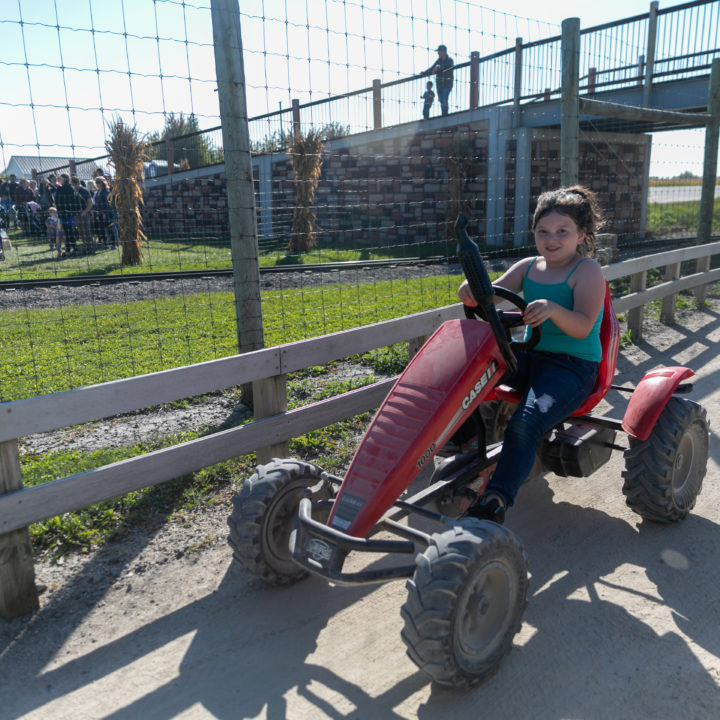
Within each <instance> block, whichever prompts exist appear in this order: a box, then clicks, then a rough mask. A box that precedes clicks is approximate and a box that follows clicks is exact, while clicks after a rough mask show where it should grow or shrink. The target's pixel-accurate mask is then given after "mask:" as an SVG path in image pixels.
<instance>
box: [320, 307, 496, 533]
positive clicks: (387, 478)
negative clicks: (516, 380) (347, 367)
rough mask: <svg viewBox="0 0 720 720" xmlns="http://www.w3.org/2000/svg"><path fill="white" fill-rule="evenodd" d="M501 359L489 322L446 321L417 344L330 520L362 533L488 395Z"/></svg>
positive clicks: (333, 524) (368, 435)
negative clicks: (422, 342) (420, 345)
mask: <svg viewBox="0 0 720 720" xmlns="http://www.w3.org/2000/svg"><path fill="white" fill-rule="evenodd" d="M505 368H506V363H505V360H504V359H503V357H502V355H501V353H500V350H499V348H498V345H497V342H496V341H495V338H494V337H493V334H492V331H491V329H490V326H489V325H488V323H480V322H477V321H476V320H449V321H447V322H445V323H443V324H442V325H441V326H440V327H439V328H438V329H437V330H436V331H435V333H434V334H433V335H432V336H431V338H430V339H429V340H428V341H427V342H426V343H425V345H423V347H422V349H421V350H420V351H419V352H418V354H417V355H415V357H414V358H413V359H412V361H411V362H410V363H409V364H408V366H407V367H406V368H405V370H404V372H403V373H402V374H401V375H400V377H399V378H398V379H397V382H396V383H395V385H394V386H393V389H392V390H391V391H390V393H389V394H388V396H387V397H386V398H385V400H384V402H383V404H382V405H381V406H380V409H379V410H378V411H377V414H376V415H375V418H374V419H373V421H372V423H371V424H370V427H369V428H368V430H367V432H366V433H365V436H364V437H363V440H362V443H361V444H360V446H359V447H358V449H357V451H356V453H355V456H354V458H353V460H352V463H351V464H350V468H349V469H348V472H347V475H346V476H345V479H344V481H343V483H342V486H341V488H340V491H339V493H338V496H337V499H336V501H335V503H334V507H333V510H332V513H331V515H330V518H329V520H328V524H329V525H330V526H331V527H334V528H336V529H338V530H341V531H342V532H344V533H346V534H348V535H353V536H355V537H365V535H366V534H367V533H368V532H369V531H370V530H371V529H372V527H373V526H374V525H375V524H376V523H377V521H378V520H379V519H380V517H382V515H383V514H384V513H385V512H386V511H387V510H388V509H389V508H390V506H391V505H392V504H393V503H394V502H395V501H396V500H397V498H398V497H399V496H400V495H401V494H402V492H403V491H404V490H406V489H407V487H408V486H409V485H410V483H411V482H412V481H413V480H414V479H415V477H416V476H417V474H418V473H419V472H420V470H422V468H423V467H424V466H425V465H426V464H427V462H429V461H430V459H431V458H432V457H433V456H434V455H435V454H436V452H437V451H438V450H439V449H440V448H441V447H442V446H443V445H444V444H445V443H446V442H447V441H448V440H449V439H450V437H451V436H452V434H453V433H454V432H455V431H456V430H457V429H458V428H459V427H460V425H461V424H462V423H463V422H464V421H465V420H466V419H467V418H468V417H469V416H470V414H471V413H472V411H473V410H474V409H475V408H476V407H477V405H478V404H479V403H480V402H481V401H483V400H486V399H487V398H488V396H489V394H490V392H491V391H492V390H493V388H494V387H495V385H496V384H497V382H498V380H499V379H500V377H502V375H503V373H504V372H505Z"/></svg>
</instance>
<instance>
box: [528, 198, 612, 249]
mask: <svg viewBox="0 0 720 720" xmlns="http://www.w3.org/2000/svg"><path fill="white" fill-rule="evenodd" d="M551 212H559V213H561V214H562V215H567V216H568V217H569V218H571V219H572V220H573V222H574V223H575V224H576V225H577V226H578V230H581V231H584V232H585V238H584V240H583V242H582V243H581V244H580V245H578V252H579V253H580V254H581V255H588V256H592V254H593V253H594V251H595V237H596V234H597V233H598V232H599V231H600V230H601V229H602V227H603V226H604V224H605V217H604V216H603V213H602V210H601V209H600V205H599V203H598V200H597V196H596V195H595V193H594V192H593V191H592V190H588V189H587V188H586V187H583V186H582V185H573V187H569V188H558V189H557V190H549V191H548V192H544V193H543V194H542V195H540V197H539V198H538V202H537V206H536V208H535V214H534V215H533V221H532V229H533V231H534V230H535V227H536V226H537V224H538V222H539V221H540V219H541V218H543V217H544V216H545V215H547V214H548V213H551Z"/></svg>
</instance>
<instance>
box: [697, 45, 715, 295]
mask: <svg viewBox="0 0 720 720" xmlns="http://www.w3.org/2000/svg"><path fill="white" fill-rule="evenodd" d="M708 114H709V115H710V122H709V123H708V124H707V126H706V127H705V157H704V161H703V181H702V190H701V193H700V211H699V213H698V234H697V243H698V245H702V244H704V243H708V242H710V236H711V235H712V219H713V207H714V204H715V183H716V181H717V165H718V132H719V130H720V58H715V59H714V60H713V61H712V66H711V70H710V85H709V87H708ZM696 263H697V265H696V272H704V271H705V270H708V269H709V268H710V258H709V257H707V258H699V259H698V260H696ZM706 291H707V285H701V286H699V287H697V288H696V289H695V299H696V300H697V303H698V305H704V304H705V293H706Z"/></svg>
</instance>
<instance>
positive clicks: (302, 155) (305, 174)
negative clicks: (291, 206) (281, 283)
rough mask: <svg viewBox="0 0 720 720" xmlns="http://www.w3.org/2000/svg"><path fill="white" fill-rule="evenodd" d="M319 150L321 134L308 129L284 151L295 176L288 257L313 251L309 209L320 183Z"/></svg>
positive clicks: (313, 225)
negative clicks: (293, 209) (293, 207)
mask: <svg viewBox="0 0 720 720" xmlns="http://www.w3.org/2000/svg"><path fill="white" fill-rule="evenodd" d="M322 150H323V143H322V133H321V131H320V130H315V129H311V130H309V131H308V132H307V133H301V132H296V133H295V135H294V136H293V140H292V144H291V145H290V147H289V148H288V151H287V152H288V155H289V156H290V165H291V167H292V169H293V172H294V174H295V211H294V212H293V219H292V227H291V228H290V242H289V243H288V253H290V254H295V253H300V252H306V251H307V250H310V249H311V248H313V247H315V242H316V240H317V229H318V228H317V221H316V219H315V213H314V212H313V210H312V206H313V203H314V202H315V190H317V186H318V183H319V182H320V170H321V168H322Z"/></svg>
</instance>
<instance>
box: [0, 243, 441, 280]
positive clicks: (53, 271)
mask: <svg viewBox="0 0 720 720" xmlns="http://www.w3.org/2000/svg"><path fill="white" fill-rule="evenodd" d="M9 236H10V240H11V242H12V245H13V247H12V250H10V251H9V252H7V253H6V257H5V261H4V262H2V263H0V282H4V281H9V280H21V279H22V280H39V279H47V278H64V277H74V276H80V277H87V276H101V275H119V274H131V275H132V274H135V273H147V272H175V271H180V270H220V269H226V268H230V267H231V266H232V263H231V254H230V239H229V238H227V237H222V238H220V237H210V238H192V237H190V238H186V239H178V238H177V237H152V238H150V239H149V240H148V242H147V243H146V244H145V246H144V247H143V263H142V264H141V265H138V266H134V267H122V265H121V264H120V250H118V249H114V250H113V249H109V248H108V249H104V248H99V249H98V251H97V252H96V253H95V254H94V255H85V256H81V257H66V258H62V259H57V258H56V257H55V252H54V251H51V250H50V249H49V247H48V245H47V243H46V242H45V241H44V240H40V239H29V238H24V237H22V235H21V233H20V231H16V230H11V231H10V233H9ZM276 245H277V244H276ZM79 247H81V245H79ZM454 251H455V247H454V244H453V243H446V242H435V243H421V244H405V245H393V246H388V247H384V248H368V249H362V248H358V249H346V248H334V247H324V248H317V249H313V250H311V251H310V252H307V253H303V254H301V255H288V254H287V253H286V252H285V250H284V249H283V248H282V247H275V248H274V249H273V248H270V249H265V250H263V248H261V249H260V255H259V265H260V267H273V266H287V265H308V264H321V263H329V262H347V261H359V260H393V259H402V258H407V257H435V256H438V255H440V256H447V255H450V254H453V253H454Z"/></svg>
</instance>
